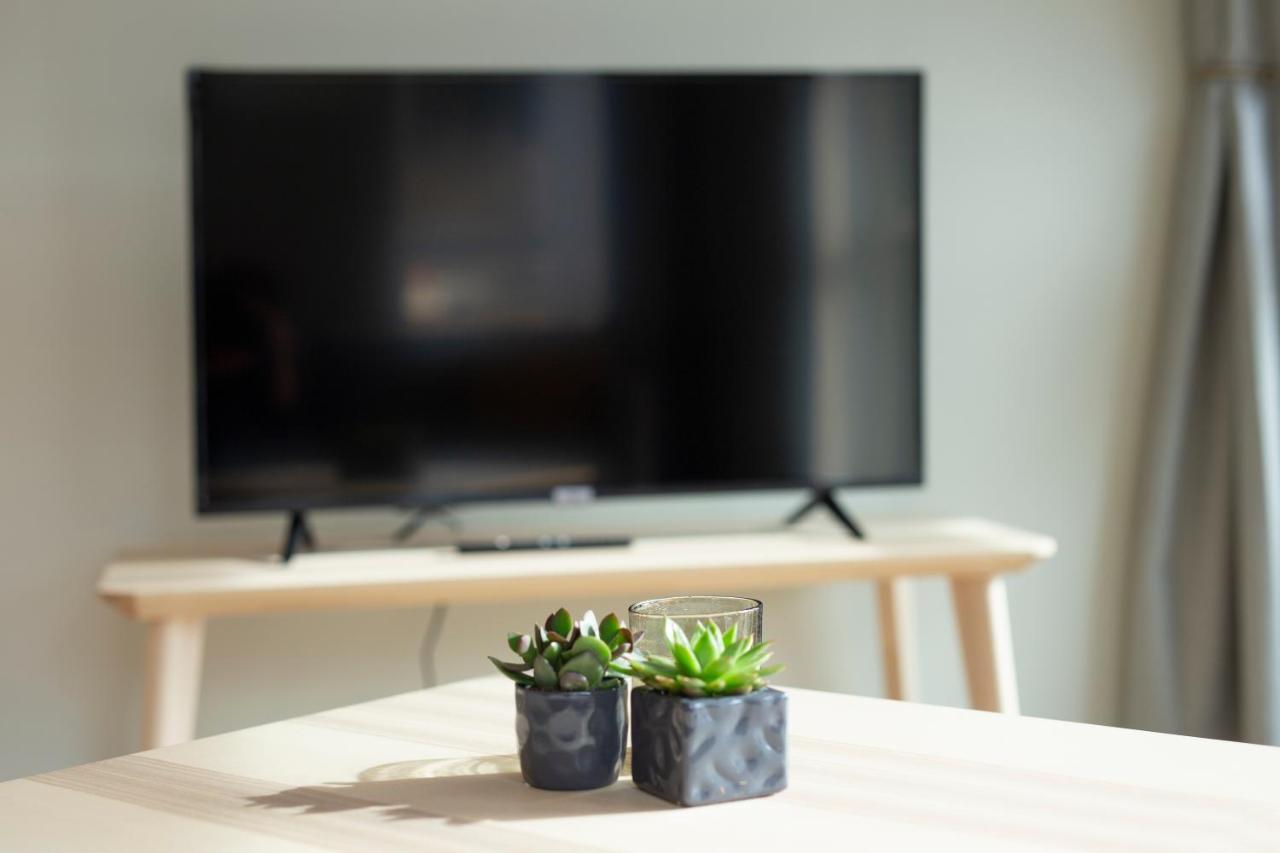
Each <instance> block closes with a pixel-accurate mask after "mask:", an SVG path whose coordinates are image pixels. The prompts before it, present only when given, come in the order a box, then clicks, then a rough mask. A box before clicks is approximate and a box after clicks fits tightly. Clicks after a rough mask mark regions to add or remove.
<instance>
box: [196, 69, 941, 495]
mask: <svg viewBox="0 0 1280 853" xmlns="http://www.w3.org/2000/svg"><path fill="white" fill-rule="evenodd" d="M188 85H189V92H188V94H189V105H190V121H191V126H190V130H191V145H192V187H193V217H192V223H193V232H194V233H193V249H194V262H193V267H194V282H195V322H196V354H195V356H196V357H195V363H196V374H197V375H196V403H197V405H196V422H197V429H198V436H197V447H198V466H197V467H198V505H199V508H200V509H201V510H202V511H225V510H248V509H305V508H311V507H317V506H344V505H359V504H397V505H430V504H433V503H437V502H447V501H455V500H464V499H474V498H501V497H525V496H539V495H541V496H547V495H549V494H552V493H554V491H555V490H556V489H558V488H559V487H566V486H569V487H572V486H586V487H591V488H592V489H594V490H596V491H597V492H599V493H606V494H607V493H620V492H655V491H682V490H692V489H740V488H770V487H793V486H807V485H811V484H828V485H840V484H845V485H860V484H889V483H912V482H919V481H920V478H921V401H920V397H921V393H920V391H921V322H920V316H921V201H920V199H921V162H920V161H921V157H920V151H921V81H920V77H919V76H918V75H915V74H839V73H837V74H828V73H823V74H809V73H795V74H756V73H741V74H738V73H715V74H686V73H681V74H612V73H609V74H558V73H557V74H544V73H535V74H528V73H501V74H472V73H423V74H383V73H361V74H347V73H342V74H336V73H323V74H315V73H308V74H296V73H238V72H237V73H232V72H211V71H195V72H192V73H191V74H190V76H189V84H188Z"/></svg>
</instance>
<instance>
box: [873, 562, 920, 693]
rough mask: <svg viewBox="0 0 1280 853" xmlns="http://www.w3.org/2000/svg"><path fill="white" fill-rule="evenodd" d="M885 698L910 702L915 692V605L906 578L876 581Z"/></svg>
mask: <svg viewBox="0 0 1280 853" xmlns="http://www.w3.org/2000/svg"><path fill="white" fill-rule="evenodd" d="M876 600H877V602H878V604H879V611H880V612H879V616H880V654H881V656H882V657H881V660H882V661H883V663H884V688H885V695H886V696H888V697H889V698H890V699H900V700H903V701H906V702H912V701H914V700H915V698H916V696H917V695H918V693H917V690H916V684H917V677H916V653H915V605H914V601H913V599H912V597H911V588H910V587H908V586H907V579H906V578H882V579H880V580H878V581H876Z"/></svg>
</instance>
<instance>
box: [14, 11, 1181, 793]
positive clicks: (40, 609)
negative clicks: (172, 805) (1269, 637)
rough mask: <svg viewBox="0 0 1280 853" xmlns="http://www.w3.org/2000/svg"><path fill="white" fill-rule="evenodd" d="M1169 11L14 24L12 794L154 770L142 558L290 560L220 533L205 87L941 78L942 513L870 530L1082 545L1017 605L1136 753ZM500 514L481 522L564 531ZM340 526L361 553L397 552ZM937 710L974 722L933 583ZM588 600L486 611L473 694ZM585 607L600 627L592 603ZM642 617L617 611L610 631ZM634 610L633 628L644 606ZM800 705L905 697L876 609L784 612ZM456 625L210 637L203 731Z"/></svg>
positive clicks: (371, 524) (1019, 622) (913, 494)
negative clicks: (890, 667)
mask: <svg viewBox="0 0 1280 853" xmlns="http://www.w3.org/2000/svg"><path fill="white" fill-rule="evenodd" d="M1177 8H1178V6H1177V4H1173V3H1168V2H1164V0H1126V2H1121V3H1117V2H1113V0H1088V1H1086V0H1053V1H1052V2H1051V1H1050V0H1038V2H1034V3H1028V2H1021V1H1020V0H1009V1H1008V2H997V0H970V2H953V0H936V2H927V0H895V2H872V0H856V2H855V1H853V0H838V2H797V3H783V2H777V0H764V2H758V1H757V0H751V2H742V1H741V0H723V2H703V1H702V0H645V2H629V3H624V2H620V0H541V2H524V0H511V2H496V0H456V2H427V0H403V2H392V0H366V1H365V2H359V3H355V2H336V0H327V1H326V0H305V1H304V0H287V2H286V0H272V1H271V2H247V0H223V2H208V3H203V4H196V3H181V2H172V0H118V2H112V3H98V2H84V3H65V2H51V0H37V2H22V0H19V2H16V3H15V2H14V0H5V2H3V3H2V4H0V778H6V777H11V776H16V775H20V774H27V773H32V772H35V771H38V770H44V769H48V768H53V767H57V766H61V765H66V764H71V763H76V762H81V761H86V760H89V759H94V758H99V757H103V756H106V755H110V754H113V753H119V752H124V751H128V750H131V749H133V748H135V747H136V730H137V726H138V713H139V692H140V690H141V686H142V671H141V663H142V654H143V631H142V629H141V627H140V626H138V625H135V624H132V623H129V622H127V621H125V620H124V619H123V618H121V617H119V616H118V615H116V614H115V613H113V612H111V611H109V610H108V609H107V608H106V606H105V605H103V604H102V603H100V602H99V601H97V600H96V599H95V597H94V595H93V592H92V586H93V581H94V578H95V576H96V574H97V572H98V570H99V569H100V567H101V566H102V565H103V564H104V563H105V562H106V561H107V559H108V558H109V557H110V556H111V555H112V554H113V553H114V552H116V551H117V550H118V549H120V548H122V547H124V546H126V545H134V544H143V543H152V542H175V541H195V540H206V541H208V540H223V541H225V540H230V539H237V540H249V539H261V538H262V537H264V536H266V537H270V538H274V537H275V536H276V535H277V533H278V525H279V519H275V518H271V519H265V520H252V519H227V520H219V521H216V522H215V521H198V520H196V519H195V518H194V517H193V515H192V512H191V494H192V483H191V480H192V477H191V466H190V461H189V460H190V458H191V447H190V441H191V439H190V435H191V413H190V405H189V402H190V383H189V357H188V352H189V344H188V329H189V327H190V316H189V307H188V283H187V262H186V184H185V160H184V157H185V155H184V144H183V143H184V137H183V113H182V110H183V106H182V99H181V93H182V72H183V69H184V68H185V67H187V66H188V65H191V64H193V63H222V64H249V65H256V66H267V65H286V66H287V65H294V66H297V65H304V66H313V67H314V66H359V67H366V66H378V67H387V66H394V67H409V68H414V67H424V66H431V65H440V66H444V65H466V66H474V67H485V66H492V65H501V66H522V67H542V66H552V67H560V68H569V67H587V68H590V67H596V66H601V65H609V66H615V67H618V66H621V67H633V68H641V67H655V68H657V67H671V66H675V67H698V66H728V67H747V66H759V67H773V68H777V67H811V66H812V67H823V68H867V69H883V68H922V69H923V70H924V71H925V72H926V73H927V75H928V81H927V176H926V196H927V206H928V209H927V245H928V251H927V264H926V268H927V277H928V278H927V299H926V326H927V333H928V338H927V406H928V408H927V434H928V457H927V462H928V465H927V477H928V485H927V486H926V487H925V488H923V489H912V490H903V491H900V492H893V491H882V492H869V493H866V494H863V495H858V496H855V498H854V500H853V503H854V505H855V507H856V509H857V510H858V511H860V512H864V513H867V514H872V513H875V512H880V513H886V512H889V513H932V512H945V513H965V514H979V515H985V516H989V517H992V518H995V519H999V520H1003V521H1007V522H1010V523H1014V524H1019V525H1024V526H1026V527H1030V528H1034V529H1036V530H1040V531H1045V532H1049V533H1052V534H1054V535H1056V536H1058V537H1059V539H1060V541H1061V555H1060V556H1059V557H1058V558H1057V559H1055V560H1054V561H1052V562H1051V563H1049V564H1047V565H1044V566H1042V567H1040V568H1039V569H1037V570H1036V571H1034V572H1032V573H1030V574H1028V575H1025V576H1021V577H1018V578H1017V579H1015V580H1014V581H1013V582H1012V584H1011V588H1010V598H1011V601H1012V607H1013V621H1014V626H1013V628H1014V636H1015V640H1016V647H1017V654H1018V671H1019V676H1020V678H1021V680H1022V688H1023V697H1024V703H1023V704H1024V707H1025V709H1026V712H1027V713H1029V714H1035V715H1044V716H1052V717H1062V718H1067V719H1080V720H1105V719H1106V713H1107V707H1108V703H1109V698H1110V689H1109V687H1110V681H1111V679H1112V678H1113V675H1114V669H1113V658H1114V654H1113V653H1114V645H1115V633H1116V632H1115V628H1116V625H1115V621H1116V618H1117V616H1116V609H1115V602H1114V598H1115V595H1116V594H1117V592H1118V589H1119V587H1118V584H1117V581H1118V578H1119V574H1120V572H1121V564H1122V560H1123V545H1124V532H1125V529H1124V528H1125V525H1124V511H1125V507H1126V504H1127V501H1128V500H1129V495H1130V490H1131V476H1130V469H1131V464H1130V456H1131V454H1132V452H1133V450H1134V449H1135V442H1136V436H1137V433H1136V429H1135V426H1136V414H1137V408H1138V406H1139V401H1140V397H1141V390H1142V383H1141V377H1142V376H1143V371H1144V369H1145V366H1144V365H1145V360H1146V358H1145V353H1146V349H1147V342H1148V337H1149V325H1150V322H1149V315H1150V309H1151V307H1152V305H1153V297H1154V293H1155V288H1156V285H1157V281H1158V280H1157V276H1158V273H1159V263H1158V262H1159V254H1160V242H1161V235H1162V233H1163V226H1164V214H1163V211H1164V209H1165V206H1166V202H1167V200H1168V194H1169V193H1168V188H1169V179H1170V176H1171V171H1172V160H1173V155H1174V148H1175V145H1174V138H1175V130H1176V125H1177V120H1178V114H1179V110H1180V101H1179V99H1180V95H1181V80H1180V76H1181V72H1180V68H1179V64H1178V56H1177V48H1178V45H1177V31H1176V30H1177V28H1176V21H1175V16H1176V11H1177ZM787 507H788V501H787V500H778V499H776V498H774V499H771V498H752V497H745V498H744V497H737V498H732V499H728V500H725V501H715V500H708V499H705V498H703V499H698V500H692V501H643V502H635V503H631V504H621V505H614V506H610V507H602V508H600V509H597V510H595V511H593V513H592V515H591V516H590V519H589V522H590V523H591V524H594V525H595V526H596V527H597V528H599V529H605V530H607V529H610V528H612V527H614V526H615V522H613V521H611V519H620V520H622V521H625V522H626V523H627V526H629V527H642V528H646V529H674V528H678V529H696V528H698V527H701V526H709V527H715V528H718V529H727V528H731V527H752V526H762V525H767V524H770V523H773V522H774V521H775V520H776V519H777V518H778V517H780V515H781V514H782V513H783V512H785V511H786V509H787ZM539 512H545V511H544V510H537V509H532V510H528V511H527V512H526V513H525V515H524V516H523V520H522V521H517V520H515V518H514V516H507V517H504V516H503V510H501V509H500V508H492V509H486V510H484V511H480V510H477V511H475V512H473V513H471V514H470V515H469V516H468V518H469V523H470V524H472V525H473V526H474V527H476V528H477V529H482V528H486V527H493V526H496V525H512V526H514V525H517V524H523V525H526V526H531V527H537V526H539V521H538V517H537V516H538V513H539ZM394 522H395V517H394V516H390V515H384V514H377V513H372V514H369V513H366V514H358V515H350V516H332V515H330V516H322V517H321V518H320V519H319V525H320V528H321V530H322V531H323V532H326V533H328V534H330V535H333V534H335V533H336V532H337V531H338V530H339V529H341V530H356V529H359V530H363V531H368V530H382V529H390V527H391V526H392V525H393V524H394ZM920 598H921V606H922V620H921V621H922V623H923V626H922V651H923V656H924V666H923V674H924V677H925V690H924V699H925V700H926V701H930V702H942V703H951V704H962V703H963V701H964V691H963V684H962V681H961V678H960V673H959V668H958V659H957V655H956V652H955V649H954V645H953V642H952V624H951V614H950V610H949V605H948V602H947V599H946V597H945V590H944V589H943V588H942V587H941V586H939V585H937V584H933V583H924V584H922V585H921V589H920ZM552 603H553V602H551V601H549V600H548V601H543V602H538V603H535V604H532V605H521V606H503V607H458V608H456V609H455V610H454V611H453V612H452V613H451V614H450V616H449V622H448V628H447V631H446V636H445V638H444V641H443V647H442V659H441V661H440V664H439V669H440V673H441V676H442V677H443V678H445V679H454V678H459V677H463V676H467V675H472V674H477V673H481V672H483V671H484V668H485V666H487V664H486V663H485V662H484V660H483V657H482V655H483V654H485V653H493V652H496V651H498V650H499V649H500V647H501V637H502V632H503V631H504V630H505V629H506V628H507V627H508V626H519V625H523V624H525V623H527V622H529V621H530V620H531V619H532V618H534V617H535V616H536V615H538V614H540V613H544V612H545V611H546V609H548V608H549V607H550V606H551V605H552ZM574 603H575V604H578V605H579V606H580V605H581V604H582V603H583V602H574ZM610 603H611V602H604V604H606V605H607V604H610ZM613 603H615V604H625V602H613ZM767 608H768V610H767V613H768V627H769V633H771V634H773V635H775V636H776V637H777V638H778V639H779V641H780V645H781V647H782V657H784V658H786V659H787V660H788V662H789V663H790V665H791V669H790V672H789V674H788V678H787V680H788V681H789V682H791V683H794V684H798V685H808V686H819V687H825V688H829V689H833V690H848V691H855V692H859V693H867V694H877V693H879V691H880V681H879V667H878V663H877V658H876V654H875V625H874V622H873V610H872V606H871V598H870V595H869V591H868V590H867V589H865V588H861V587H857V586H853V585H848V586H841V587H836V588H832V589H826V590H813V591H807V592H796V593H787V594H771V595H769V596H768V597H767ZM424 622H425V613H424V612H421V611H404V612H392V613H377V614H343V615H332V614H311V615H294V616H285V617H271V618H246V619H239V620H231V621H224V622H218V623H215V624H214V625H213V627H212V629H211V632H210V637H209V643H208V652H209V660H208V666H207V671H206V683H207V692H206V694H205V696H204V699H203V701H202V706H201V710H202V714H203V716H202V721H201V726H200V729H201V732H202V733H206V734H207V733H212V732H217V731H222V730H225V729H228V728H233V727H238V726H243V725H248V724H251V723H256V722H260V721H265V720H270V719H273V718H278V717H281V716H286V715H291V714H297V713H302V712H306V711H311V710H316V709H320V708H324V707H327V706H332V705H336V704H340V703H345V702H350V701H354V700H359V699H365V698H370V697H375V696H379V695H383V694H387V693H392V692H396V691H402V690H407V689H412V688H414V687H416V686H418V685H419V684H420V675H419V670H418V658H417V654H418V643H419V640H420V638H421V634H422V628H423V625H424Z"/></svg>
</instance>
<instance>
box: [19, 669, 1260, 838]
mask: <svg viewBox="0 0 1280 853" xmlns="http://www.w3.org/2000/svg"><path fill="white" fill-rule="evenodd" d="M783 689H784V690H787V691H788V694H789V697H790V698H789V709H788V724H787V764H788V767H787V777H788V778H787V788H786V790H784V791H782V792H780V793H778V794H775V795H773V796H771V797H765V798H763V799H758V800H744V801H741V802H736V803H725V804H722V805H714V806H703V807H701V808H698V809H694V810H688V809H681V808H679V807H677V806H672V805H670V804H668V803H666V802H664V801H662V800H659V799H657V798H656V797H652V796H650V795H648V794H646V793H644V792H642V791H641V790H640V789H638V788H636V787H635V786H634V785H633V784H632V783H631V779H630V772H629V770H628V768H626V767H624V768H623V771H622V777H621V778H620V779H619V780H618V781H617V782H615V783H614V784H613V785H610V786H608V787H605V788H599V789H596V790H594V791H569V792H561V791H539V790H537V789H535V788H530V787H529V786H528V785H525V784H524V783H523V782H522V781H521V778H520V769H519V768H520V765H519V761H518V759H517V757H516V756H515V755H514V754H513V753H514V751H515V748H516V733H515V726H514V717H515V710H514V707H513V705H514V702H513V701H512V695H511V694H512V690H513V688H512V686H511V683H510V682H508V681H506V680H505V679H503V678H501V677H500V676H497V675H492V676H487V677H485V678H479V679H472V680H469V681H460V682H456V683H454V684H448V685H445V686H443V687H436V688H433V689H430V690H419V691H415V692H413V693H405V694H403V695H400V696H393V697H391V698H389V699H380V700H378V701H376V702H366V703H364V704H361V705H353V706H350V707H347V708H339V709H337V710H333V711H326V712H324V713H320V714H312V715H309V716H306V717H298V718H297V719H293V720H284V721H281V722H277V723H271V724H269V725H265V726H255V727H253V728H250V729H245V730H243V731H239V732H233V733H230V734H225V735H220V736H218V737H212V738H205V739H203V740H198V741H193V742H191V743H184V744H179V745H176V746H170V747H167V748H165V749H161V750H158V751H156V752H150V753H146V754H144V755H125V756H121V757H119V758H112V759H110V760H107V761H100V762H97V763H95V764H86V765H84V766H82V767H73V768H70V769H67V770H57V771H55V772H53V773H44V774H41V775H39V776H32V777H30V778H27V779H15V780H14V781H12V782H5V783H2V784H0V850H15V851H17V850H33V851H34V850H40V851H53V850H92V851H94V853H115V851H120V853H136V851H139V850H182V851H183V853H203V851H210V853H222V851H227V850H234V851H240V850H253V851H273V850H278V851H281V853H285V851H294V852H295V853H296V851H304V850H359V851H368V853H377V851H392V850H405V851H419V850H455V851H457V850H476V849H482V850H512V851H517V850H518V851H528V850H538V849H554V850H557V851H566V853H568V852H569V851H578V850H617V851H637V853H643V851H651V850H655V849H661V848H662V847H664V846H666V847H671V848H673V849H681V850H804V849H819V850H825V849H831V848H835V849H859V850H945V851H948V853H955V851H970V850H972V851H982V853H998V851H1025V850H1042V851H1043V850H1059V851H1061V850H1088V851H1099V850H1114V851H1127V850H1141V851H1156V850H1158V851H1204V850H1232V851H1244V850H1257V851H1264V850H1275V849H1276V839H1277V838H1280V789H1278V788H1277V786H1276V784H1275V781H1276V779H1280V749H1277V748H1276V747H1271V746H1254V745H1252V744H1243V743H1229V742H1226V741H1214V740H1201V739H1198V738H1189V737H1175V736H1172V735H1161V734H1151V733H1149V732H1137V731H1127V730H1125V729H1112V728H1107V727H1105V726H1086V725H1080V724H1079V723H1063V722H1058V721H1056V720H1037V719H1034V718H1031V717H1010V716H1005V715H999V714H980V713H976V712H974V711H966V710H963V709H959V708H939V707H933V706H929V705H903V704H902V703H898V702H887V701H885V700H883V699H870V698H866V697H861V696H842V695H838V694H835V693H821V692H818V691H815V690H791V689H789V688H786V687H784V688H783Z"/></svg>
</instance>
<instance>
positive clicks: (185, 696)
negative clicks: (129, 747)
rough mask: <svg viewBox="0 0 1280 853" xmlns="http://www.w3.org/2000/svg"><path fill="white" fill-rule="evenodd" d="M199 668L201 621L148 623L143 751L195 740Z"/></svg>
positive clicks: (202, 622)
mask: <svg viewBox="0 0 1280 853" xmlns="http://www.w3.org/2000/svg"><path fill="white" fill-rule="evenodd" d="M203 665H204V620H203V619H196V618H174V619H165V620H162V621H159V622H152V623H151V625H150V635H149V636H148V638H147V692H146V707H145V708H144V709H143V715H144V716H143V724H142V746H143V749H155V748H156V747H160V746H168V745H170V744H174V743H182V742H183V741H188V740H191V739H192V738H193V737H195V733H196V709H197V707H198V706H199V704H200V672H201V669H202V668H203Z"/></svg>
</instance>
